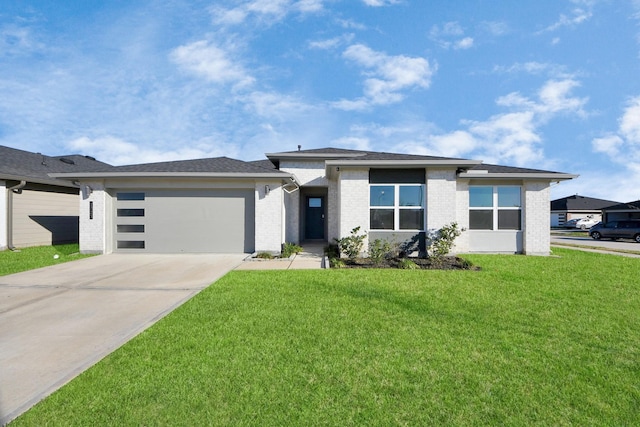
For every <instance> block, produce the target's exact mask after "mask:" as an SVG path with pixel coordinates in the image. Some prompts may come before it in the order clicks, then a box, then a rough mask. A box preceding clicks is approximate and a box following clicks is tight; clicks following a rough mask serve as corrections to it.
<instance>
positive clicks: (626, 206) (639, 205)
mask: <svg viewBox="0 0 640 427" xmlns="http://www.w3.org/2000/svg"><path fill="white" fill-rule="evenodd" d="M639 209H640V200H636V201H635V202H629V203H619V204H617V205H612V206H608V207H606V208H604V209H603V210H605V211H628V210H631V211H633V210H639Z"/></svg>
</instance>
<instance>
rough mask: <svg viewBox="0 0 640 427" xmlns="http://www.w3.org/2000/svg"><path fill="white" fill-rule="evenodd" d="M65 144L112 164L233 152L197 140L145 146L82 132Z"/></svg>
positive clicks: (67, 146) (233, 153)
mask: <svg viewBox="0 0 640 427" xmlns="http://www.w3.org/2000/svg"><path fill="white" fill-rule="evenodd" d="M65 146H66V148H67V149H68V150H72V151H73V152H78V153H80V154H86V155H91V156H93V157H95V158H97V159H98V160H100V161H103V162H105V163H109V164H111V165H114V166H119V165H129V164H137V163H154V162H165V161H174V160H189V159H201V158H208V157H220V156H227V157H233V156H234V155H235V153H236V152H237V150H236V149H235V148H234V147H233V146H231V145H224V146H218V147H215V146H209V145H207V144H206V143H198V142H197V141H196V142H194V143H193V145H191V146H182V147H180V148H177V149H162V148H159V147H145V146H143V145H140V144H134V143H131V142H128V141H125V140H123V139H120V138H117V137H114V136H104V137H98V138H93V139H92V138H89V137H87V136H83V137H80V138H76V139H74V140H72V141H69V142H68V143H66V144H65Z"/></svg>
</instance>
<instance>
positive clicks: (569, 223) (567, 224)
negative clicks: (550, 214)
mask: <svg viewBox="0 0 640 427" xmlns="http://www.w3.org/2000/svg"><path fill="white" fill-rule="evenodd" d="M581 219H582V218H576V219H570V220H569V221H565V222H564V228H576V223H577V222H578V221H580V220H581Z"/></svg>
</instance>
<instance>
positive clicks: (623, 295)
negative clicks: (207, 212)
mask: <svg viewBox="0 0 640 427" xmlns="http://www.w3.org/2000/svg"><path fill="white" fill-rule="evenodd" d="M554 254H555V255H559V257H558V258H556V257H525V256H490V255H489V256H487V255H474V256H467V257H465V258H468V259H469V260H471V261H472V262H473V263H474V264H476V265H480V266H482V270H481V271H479V272H478V271H422V270H417V271H398V270H330V271H262V272H261V271H236V272H232V273H230V274H228V275H227V276H225V277H224V278H222V279H221V280H219V281H218V282H216V283H214V284H213V285H212V286H210V287H209V288H207V289H206V290H204V291H203V292H201V293H200V294H198V295H197V296H196V297H195V298H193V299H192V300H191V301H189V302H188V303H186V304H185V305H183V306H182V307H180V308H179V309H177V310H176V311H174V312H173V313H172V314H170V315H169V316H167V317H166V318H164V319H163V320H161V321H160V322H159V323H158V324H156V325H155V326H153V327H152V328H150V329H148V330H146V331H145V332H144V333H142V334H141V335H139V336H138V337H136V338H135V339H133V340H132V341H130V342H129V343H128V344H126V345H125V346H123V347H122V348H120V349H119V350H117V351H116V352H114V353H113V354H111V355H110V356H108V357H107V358H105V359H104V360H102V361H101V362H100V363H99V364H97V365H96V366H94V367H93V368H91V369H89V370H88V371H86V372H85V373H83V374H82V375H80V376H79V377H78V378H77V379H75V380H74V381H72V382H71V383H69V384H67V385H66V386H64V387H63V388H62V389H60V390H59V391H58V392H56V393H54V394H53V395H51V396H50V397H49V398H47V399H46V400H44V401H43V402H41V403H40V404H38V405H37V406H35V407H34V408H33V409H32V410H30V411H29V412H27V413H26V414H24V415H23V416H22V417H20V418H18V419H17V420H16V421H15V422H14V423H13V424H12V426H13V425H15V426H23V425H64V426H67V425H70V426H71V425H373V426H376V425H380V426H387V425H510V426H513V425H516V426H517V425H531V424H534V425H559V426H562V425H566V426H569V425H619V426H624V425H629V426H630V425H639V424H640V330H639V329H638V325H639V324H640V309H639V307H640V260H637V259H630V258H625V257H617V256H612V255H603V254H595V253H586V252H580V251H575V250H566V249H560V248H558V249H554Z"/></svg>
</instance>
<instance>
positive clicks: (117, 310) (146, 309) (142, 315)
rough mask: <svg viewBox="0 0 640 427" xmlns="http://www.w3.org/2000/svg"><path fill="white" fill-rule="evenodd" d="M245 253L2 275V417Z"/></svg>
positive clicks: (121, 258)
mask: <svg viewBox="0 0 640 427" xmlns="http://www.w3.org/2000/svg"><path fill="white" fill-rule="evenodd" d="M244 257H245V255H243V254H231V255H220V254H197V255H138V254H127V255H115V254H114V255H103V256H97V257H92V258H86V259H82V260H78V261H74V262H70V263H65V264H59V265H56V266H53V267H47V268H42V269H39V270H32V271H28V272H24V273H18V274H13V275H10V276H0V425H4V424H6V423H7V422H9V421H10V420H12V419H13V418H15V417H17V416H18V415H20V414H21V413H23V412H25V411H26V410H27V409H29V408H30V407H31V406H33V405H34V404H36V403H37V402H39V401H40V400H42V399H43V398H44V397H46V396H48V395H49V394H51V393H52V392H54V391H55V390H57V389H58V388H60V387H61V386H62V385H64V384H65V383H67V382H68V381H70V380H71V379H73V378H74V377H75V376H77V375H78V374H80V373H81V372H82V371H84V370H86V369H87V368H89V367H90V366H92V365H94V364H95V363H96V362H98V361H99V360H100V359H102V358H103V357H105V356H106V355H108V354H109V353H111V352H112V351H113V350H115V349H117V348H118V347H120V346H121V345H122V344H124V343H125V342H127V341H128V340H130V339H131V338H132V337H134V336H135V335H137V334H139V333H140V332H141V331H143V330H144V329H146V328H148V327H149V326H151V325H152V324H153V323H155V322H156V321H158V320H159V319H161V318H162V317H164V316H165V315H167V314H168V313H170V312H171V311H172V310H174V309H175V308H176V307H178V306H180V305H181V304H182V303H184V302H185V301H187V300H188V299H189V298H191V297H193V296H194V295H195V294H197V293H198V292H199V291H200V290H202V289H204V288H206V287H207V286H208V285H209V284H211V283H212V282H214V281H215V280H217V279H218V278H220V277H221V276H223V275H224V274H226V273H227V272H228V271H229V270H232V269H233V268H235V267H236V266H238V265H239V264H240V263H241V262H242V259H243V258H244Z"/></svg>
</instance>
